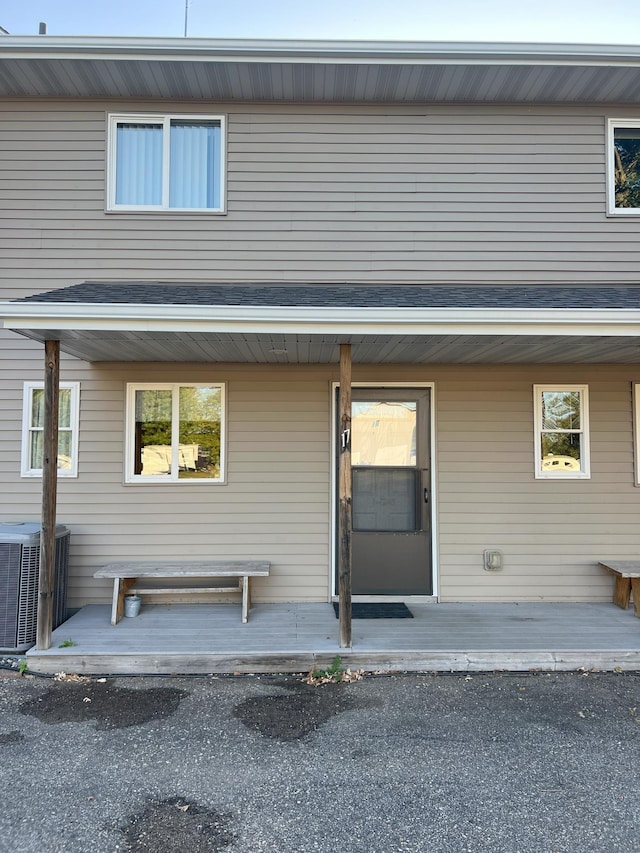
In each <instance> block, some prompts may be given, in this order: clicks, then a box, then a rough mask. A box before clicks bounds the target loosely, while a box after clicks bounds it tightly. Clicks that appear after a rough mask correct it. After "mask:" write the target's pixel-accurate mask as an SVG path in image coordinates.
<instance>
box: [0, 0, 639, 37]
mask: <svg viewBox="0 0 640 853" xmlns="http://www.w3.org/2000/svg"><path fill="white" fill-rule="evenodd" d="M187 2H188V9H187V19H188V35H189V36H192V37H201V38H264V39H277V38H285V39H382V40H390V41H393V40H405V41H489V42H491V41H509V42H550V43H562V42H566V43H584V44H639V43H640V0H321V1H320V0H231V2H229V0H224V2H223V0H187ZM40 21H44V22H46V23H47V25H48V33H49V34H50V35H120V36H184V26H185V0H0V26H2V27H4V28H5V29H6V30H8V31H9V32H10V33H11V34H14V35H36V34H37V32H38V24H39V22H40Z"/></svg>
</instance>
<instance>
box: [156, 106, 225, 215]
mask: <svg viewBox="0 0 640 853" xmlns="http://www.w3.org/2000/svg"><path fill="white" fill-rule="evenodd" d="M220 142H221V140H220V125H219V124H217V123H215V124H214V123H206V122H195V121H172V122H171V139H170V150H171V154H170V158H169V159H170V167H169V173H170V178H169V206H170V207H187V208H219V207H220V166H221V164H220Z"/></svg>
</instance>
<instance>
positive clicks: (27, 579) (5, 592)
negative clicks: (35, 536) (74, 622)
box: [0, 530, 69, 650]
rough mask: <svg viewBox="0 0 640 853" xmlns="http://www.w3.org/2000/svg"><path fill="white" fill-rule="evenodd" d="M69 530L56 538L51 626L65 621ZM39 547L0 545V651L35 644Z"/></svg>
mask: <svg viewBox="0 0 640 853" xmlns="http://www.w3.org/2000/svg"><path fill="white" fill-rule="evenodd" d="M68 568H69V531H68V530H65V532H64V533H63V534H62V535H58V536H57V537H56V544H55V584H54V590H53V627H54V628H57V627H58V625H61V624H62V622H64V620H65V618H66V610H67V575H68ZM39 571H40V545H39V544H37V545H26V544H21V543H15V542H11V543H9V542H0V648H3V649H7V650H8V649H16V650H23V649H27V648H29V647H30V646H32V645H33V644H34V643H35V641H36V630H37V617H38V581H39V577H38V575H39Z"/></svg>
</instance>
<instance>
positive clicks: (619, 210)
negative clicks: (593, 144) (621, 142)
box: [606, 118, 640, 216]
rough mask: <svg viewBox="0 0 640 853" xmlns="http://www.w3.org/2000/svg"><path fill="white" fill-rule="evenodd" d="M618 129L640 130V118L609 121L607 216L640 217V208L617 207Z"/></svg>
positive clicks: (612, 119)
mask: <svg viewBox="0 0 640 853" xmlns="http://www.w3.org/2000/svg"><path fill="white" fill-rule="evenodd" d="M616 127H637V128H638V129H640V118H637V119H633V118H610V119H607V168H606V173H607V216H639V215H640V207H616V185H615V164H614V156H613V152H614V131H615V129H616Z"/></svg>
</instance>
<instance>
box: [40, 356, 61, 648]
mask: <svg viewBox="0 0 640 853" xmlns="http://www.w3.org/2000/svg"><path fill="white" fill-rule="evenodd" d="M44 362H45V363H44V430H43V453H42V521H41V528H40V573H39V576H38V616H37V634H36V648H38V649H43V650H44V649H48V648H49V647H50V646H51V629H52V626H53V593H54V589H55V571H56V566H55V559H56V500H57V486H58V409H59V405H60V342H59V341H45V344H44Z"/></svg>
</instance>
